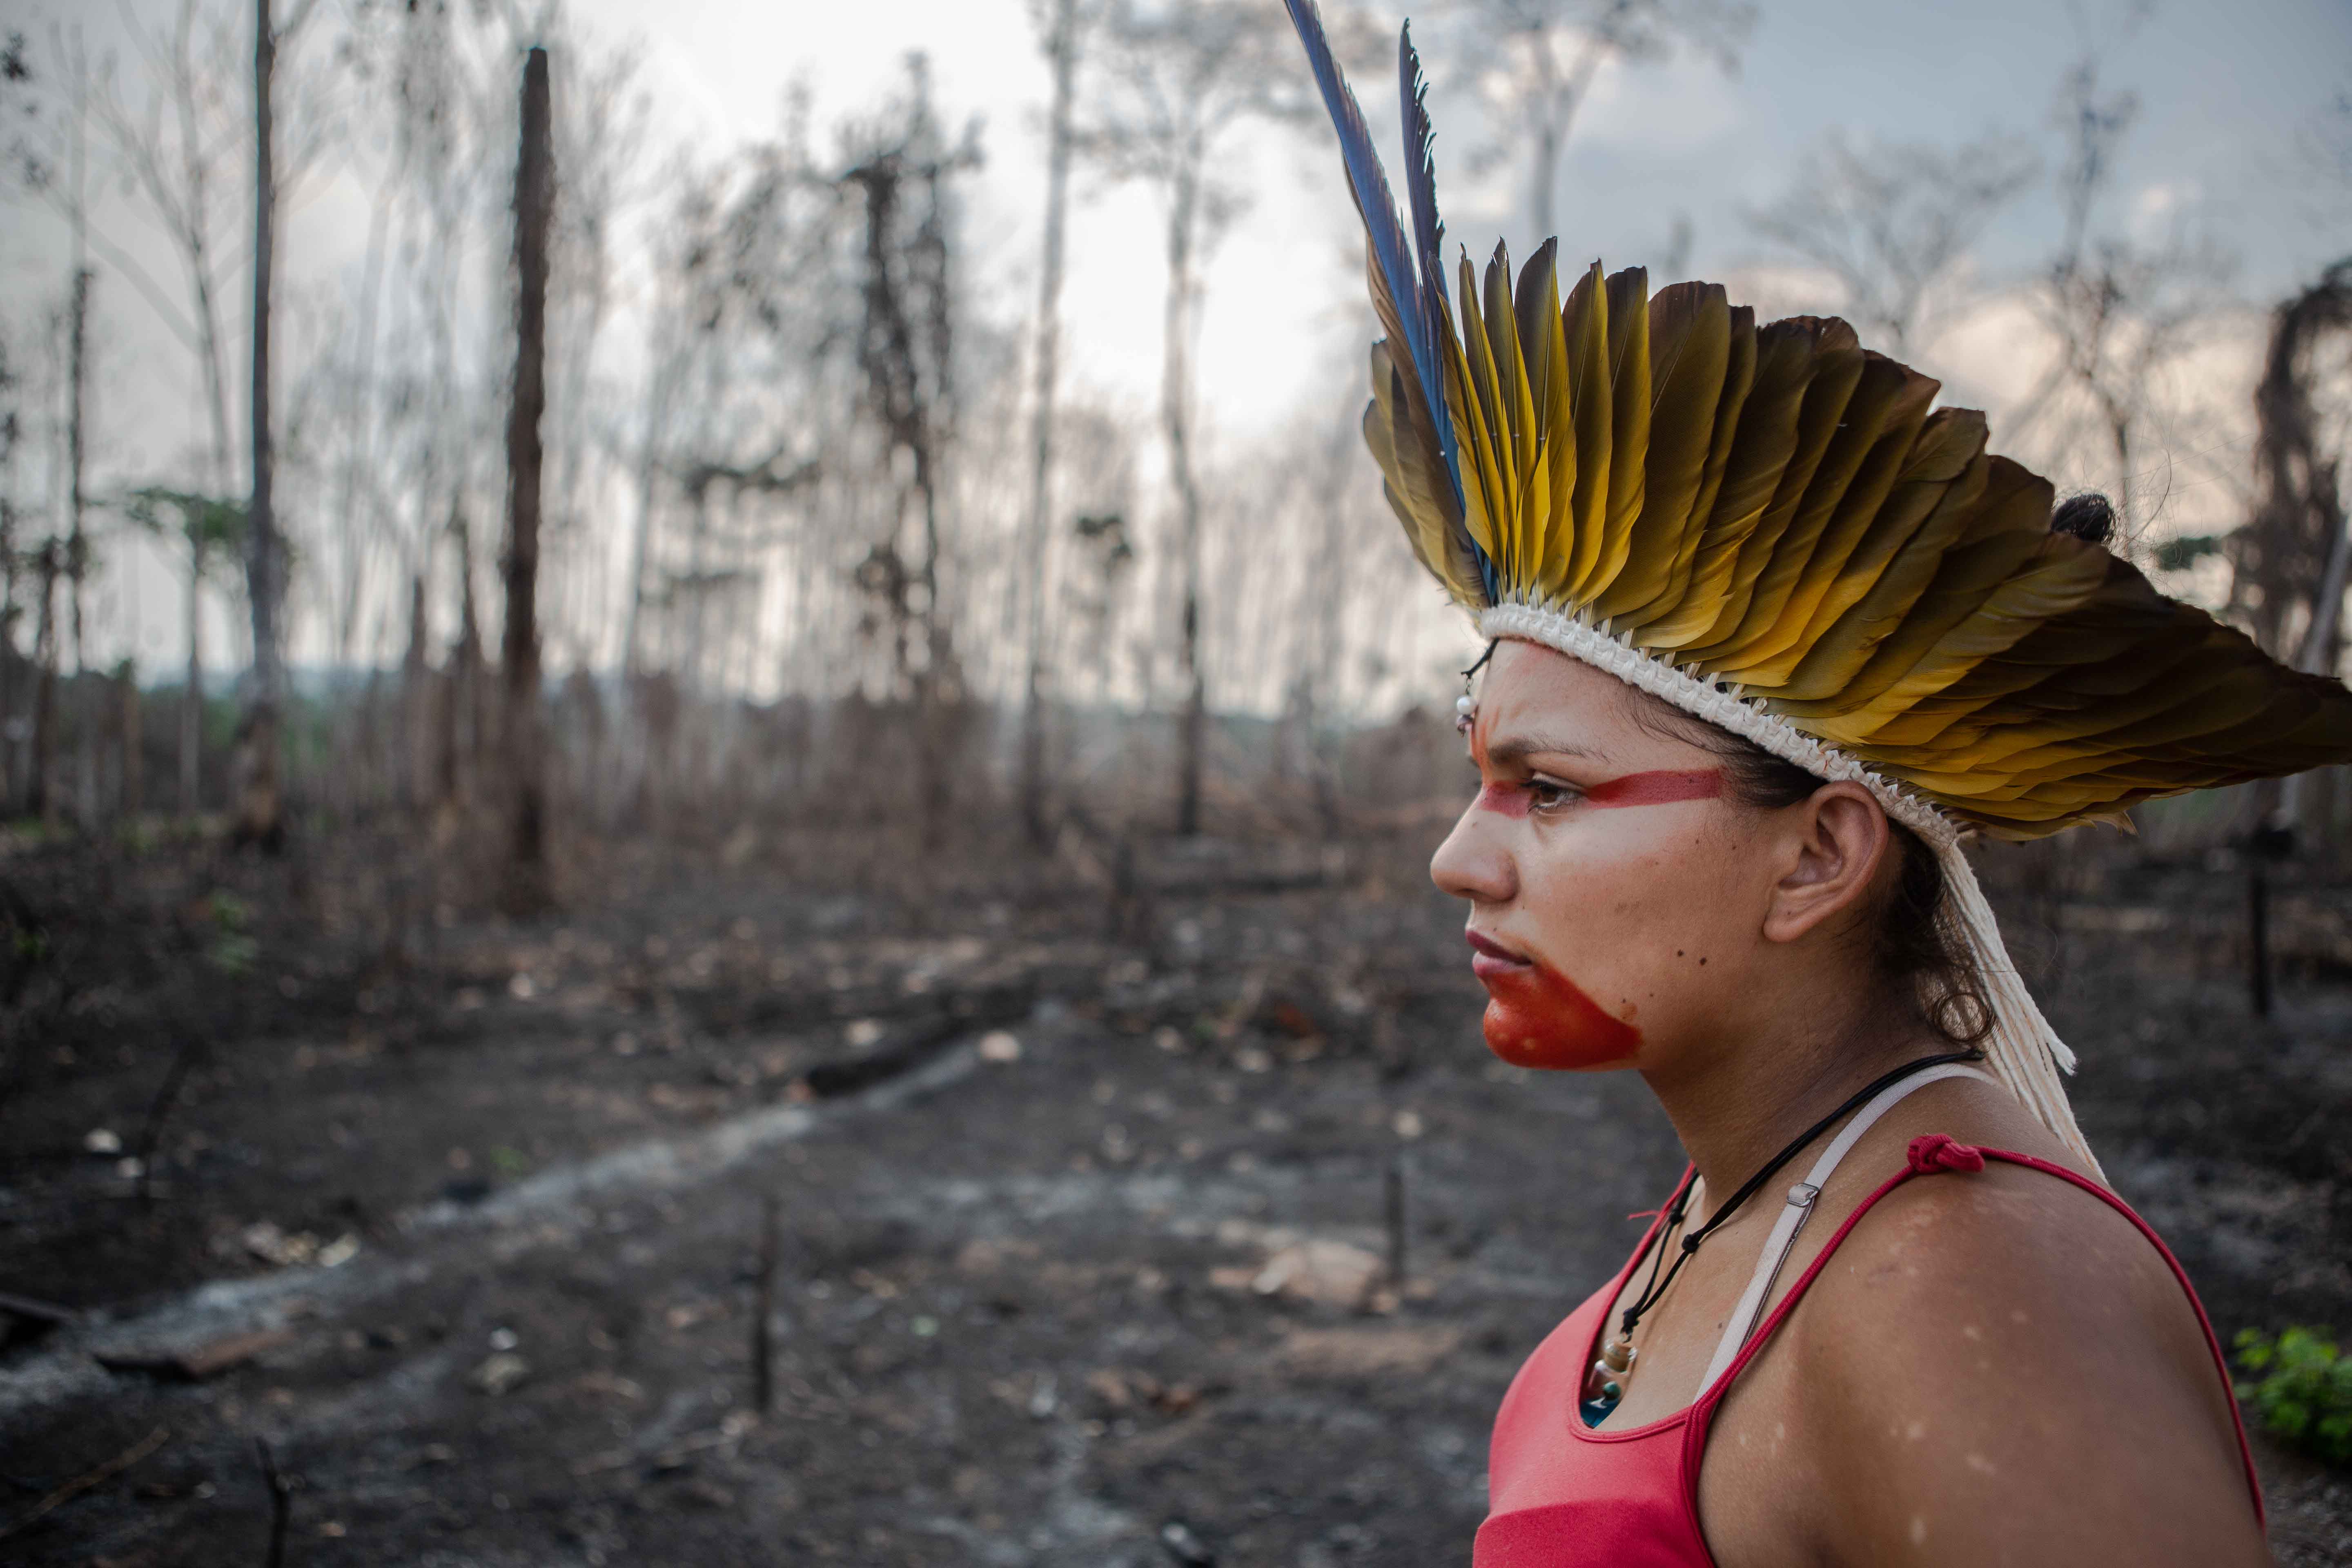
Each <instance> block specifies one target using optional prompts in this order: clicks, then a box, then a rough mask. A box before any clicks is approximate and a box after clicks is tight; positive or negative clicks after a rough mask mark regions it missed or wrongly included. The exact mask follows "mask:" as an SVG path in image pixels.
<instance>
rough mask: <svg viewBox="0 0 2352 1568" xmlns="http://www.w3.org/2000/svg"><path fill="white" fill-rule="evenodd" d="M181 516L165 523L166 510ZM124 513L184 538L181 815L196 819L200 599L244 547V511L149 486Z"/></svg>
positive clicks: (134, 494) (201, 684) (127, 500)
mask: <svg viewBox="0 0 2352 1568" xmlns="http://www.w3.org/2000/svg"><path fill="white" fill-rule="evenodd" d="M166 509H168V510H171V511H172V512H173V513H175V514H176V516H175V518H174V519H173V521H165V519H164V517H163V512H164V510H166ZM123 512H124V515H125V516H126V517H127V518H128V519H129V520H130V521H131V523H132V524H133V525H134V526H136V527H139V528H142V529H145V530H147V531H149V532H152V533H153V534H156V535H157V536H159V537H166V536H169V535H172V534H177V535H178V536H179V543H180V544H181V545H182V546H183V547H184V549H185V551H186V552H187V557H186V558H187V568H186V571H187V575H186V576H185V578H184V580H183V582H182V584H181V589H182V593H181V606H182V611H183V613H184V615H185V616H187V619H188V628H189V630H188V662H187V678H186V679H187V689H186V690H185V691H184V693H183V694H182V696H183V700H182V701H181V704H180V726H179V751H180V757H179V762H180V770H179V771H180V780H179V783H180V810H181V811H182V812H183V813H184V814H186V815H190V816H193V815H194V813H195V811H196V809H197V806H198V805H199V790H200V786H201V784H202V776H201V768H202V754H203V753H202V745H203V732H202V728H201V726H202V725H203V722H204V689H205V662H204V641H203V639H202V638H201V637H197V636H196V632H195V626H196V622H197V617H198V614H199V611H200V610H201V607H202V606H201V605H200V603H199V597H198V596H199V594H200V592H201V590H202V589H203V587H204V584H205V582H206V581H207V580H209V579H210V577H211V575H212V574H213V572H214V570H215V565H216V564H217V563H221V562H223V561H224V560H226V559H229V558H233V557H234V556H235V555H236V554H237V553H238V552H241V551H242V550H243V548H244V542H245V510H244V509H243V508H241V507H239V506H236V504H235V503H233V502H230V501H225V500H221V499H219V498H218V497H216V496H211V495H205V494H201V493H198V492H196V491H193V490H175V489H169V488H167V487H165V486H162V485H146V486H142V487H141V488H139V489H134V490H132V491H131V492H130V493H129V494H128V495H127V496H125V497H124V500H123Z"/></svg>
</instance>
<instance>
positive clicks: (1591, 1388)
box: [1584, 1050, 1984, 1426]
mask: <svg viewBox="0 0 2352 1568" xmlns="http://www.w3.org/2000/svg"><path fill="white" fill-rule="evenodd" d="M1983 1059H1984V1053H1983V1052H1982V1051H1979V1050H1965V1051H1946V1052H1944V1053H1942V1054H1941V1055H1938V1056H1932V1057H1921V1058H1919V1059H1918V1060H1916V1061H1911V1062H1906V1063H1904V1064H1903V1065H1902V1066H1901V1067H1899V1068H1895V1069H1894V1070H1893V1071H1892V1072H1888V1073H1885V1074H1883V1075H1881V1076H1880V1077H1878V1078H1876V1079H1873V1080H1872V1081H1871V1082H1869V1083H1867V1084H1865V1085H1864V1086H1863V1087H1862V1088H1861V1089H1856V1090H1855V1091H1854V1092H1853V1094H1852V1095H1851V1096H1849V1097H1848V1098H1847V1100H1846V1101H1845V1103H1844V1104H1843V1105H1841V1106H1839V1107H1838V1108H1837V1109H1836V1110H1832V1111H1831V1112H1830V1113H1829V1114H1828V1115H1827V1116H1824V1117H1822V1119H1821V1120H1820V1121H1816V1122H1814V1123H1813V1124H1812V1125H1811V1127H1808V1128H1806V1129H1805V1130H1804V1131H1802V1132H1800V1133H1798V1134H1797V1136H1796V1137H1795V1138H1793V1139H1791V1140H1790V1142H1788V1143H1787V1144H1786V1145H1785V1146H1784V1147H1783V1148H1782V1149H1781V1151H1780V1152H1779V1153H1777V1154H1775V1155H1773V1156H1772V1158H1771V1159H1769V1161H1767V1162H1765V1164H1764V1168H1763V1169H1762V1170H1760V1171H1759V1172H1757V1173H1755V1174H1754V1175H1752V1176H1750V1177H1748V1180H1747V1181H1746V1182H1745V1183H1744V1184H1741V1186H1740V1188H1739V1190H1738V1192H1736V1193H1734V1194H1731V1201H1730V1202H1728V1203H1727V1204H1725V1205H1723V1206H1722V1207H1721V1208H1718V1209H1717V1210H1716V1211H1715V1213H1714V1214H1713V1215H1710V1216H1708V1219H1707V1222H1706V1224H1705V1225H1703V1226H1699V1227H1698V1228H1697V1229H1696V1230H1695V1231H1692V1232H1691V1233H1690V1234H1689V1235H1688V1236H1685V1237H1683V1238H1682V1244H1681V1246H1680V1247H1678V1248H1677V1249H1676V1251H1675V1260H1674V1263H1673V1264H1672V1265H1671V1266H1667V1265H1666V1262H1665V1258H1666V1245H1667V1243H1668V1242H1670V1241H1672V1240H1673V1239H1674V1237H1675V1232H1676V1231H1678V1230H1680V1229H1681V1228H1682V1225H1683V1220H1684V1218H1685V1215H1687V1214H1688V1212H1689V1209H1690V1200H1691V1189H1692V1188H1693V1187H1695V1186H1696V1185H1697V1184H1698V1183H1697V1177H1696V1173H1694V1174H1693V1176H1692V1177H1691V1178H1689V1179H1688V1180H1685V1182H1684V1183H1683V1184H1682V1185H1681V1187H1679V1188H1678V1189H1676V1191H1675V1197H1674V1202H1673V1204H1672V1205H1671V1206H1670V1207H1668V1209H1667V1210H1666V1216H1665V1223H1664V1225H1662V1226H1660V1227H1659V1230H1658V1241H1657V1246H1656V1247H1655V1248H1654V1249H1653V1250H1652V1252H1651V1254H1650V1278H1649V1279H1647V1280H1646V1281H1644V1282H1643V1288H1642V1293H1641V1294H1640V1295H1639V1296H1637V1297H1635V1298H1634V1299H1633V1305H1632V1306H1630V1307H1627V1308H1626V1309H1625V1311H1624V1315H1623V1316H1622V1317H1621V1318H1620V1319H1619V1320H1618V1322H1617V1337H1616V1338H1615V1339H1614V1340H1612V1341H1611V1342H1609V1343H1608V1344H1607V1345H1605V1346H1603V1347H1602V1348H1601V1356H1600V1359H1599V1360H1597V1361H1595V1362H1594V1363H1592V1368H1591V1371H1590V1372H1589V1373H1586V1374H1585V1388H1584V1405H1585V1413H1586V1415H1585V1425H1587V1426H1591V1425H1593V1424H1594V1423H1595V1422H1597V1421H1599V1420H1600V1419H1601V1416H1603V1415H1607V1414H1608V1413H1609V1412H1610V1411H1612V1410H1613V1409H1615V1408H1616V1407H1617V1402H1618V1400H1619V1399H1621V1398H1622V1397H1623V1395H1624V1379H1625V1378H1626V1376H1627V1375H1628V1374H1629V1373H1632V1372H1633V1357H1634V1350H1633V1327H1634V1325H1635V1324H1637V1323H1639V1322H1640V1321H1642V1316H1643V1313H1645V1312H1647V1311H1648V1310H1650V1309H1651V1308H1653V1307H1654V1306H1656V1305H1657V1304H1658V1300H1659V1298H1660V1297H1662V1296H1664V1294H1665V1293H1666V1287H1667V1286H1669V1285H1672V1284H1673V1283H1674V1282H1675V1275H1677V1274H1680V1273H1681V1272H1682V1270H1683V1265H1684V1264H1685V1263H1687V1262H1689V1261H1690V1259H1691V1255H1692V1254H1693V1253H1696V1251H1697V1250H1698V1247H1699V1243H1701V1242H1703V1241H1705V1240H1706V1238H1707V1237H1710V1236H1713V1235H1714V1234H1715V1233H1716V1231H1717V1229H1718V1228H1720V1227H1721V1226H1722V1225H1723V1223H1724V1222H1725V1221H1726V1220H1727V1219H1729V1218H1730V1217H1731V1216H1732V1215H1735V1214H1738V1212H1739V1205H1742V1204H1744V1203H1746V1202H1747V1201H1748V1199H1749V1198H1751V1197H1754V1196H1755V1195H1756V1194H1757V1193H1758V1192H1759V1191H1760V1190H1761V1189H1762V1187H1763V1185H1764V1184H1765V1183H1767V1182H1769V1181H1770V1180H1771V1179H1772V1177H1773V1175H1774V1174H1775V1173H1777V1172H1778V1171H1779V1170H1780V1167H1781V1166H1783V1165H1786V1164H1787V1163H1789V1162H1790V1161H1791V1160H1793V1159H1795V1158H1796V1157H1797V1156H1798V1155H1799V1154H1801V1153H1802V1152H1804V1150H1805V1147H1806V1145H1808V1144H1810V1143H1811V1142H1812V1141H1813V1140H1814V1139H1816V1138H1819V1137H1820V1136H1821V1135H1822V1133H1824V1132H1826V1131H1829V1130H1830V1129H1831V1128H1832V1127H1834V1126H1836V1125H1837V1124H1838V1123H1839V1122H1840V1121H1844V1120H1845V1118H1846V1117H1847V1116H1848V1115H1850V1114H1852V1113H1853V1111H1855V1110H1859V1109H1861V1108H1862V1107H1863V1106H1864V1105H1866V1104H1868V1103H1869V1102H1870V1101H1871V1100H1874V1099H1876V1098H1877V1097H1878V1095H1879V1094H1880V1093H1882V1092H1883V1091H1885V1089H1890V1088H1892V1087H1893V1086H1894V1085H1895V1084H1898V1083H1901V1082H1902V1081H1903V1080H1904V1079H1906V1078H1909V1077H1910V1076H1911V1075H1912V1074H1914V1073H1921V1072H1926V1071H1927V1069H1928V1068H1937V1067H1942V1066H1944V1065H1945V1064H1946V1063H1947V1062H1973V1061H1981V1060H1983ZM1661 1268H1664V1278H1663V1279H1661V1278H1660V1277H1659V1270H1660V1269H1661ZM1596 1407H1597V1408H1596Z"/></svg>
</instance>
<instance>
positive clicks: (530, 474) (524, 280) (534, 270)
mask: <svg viewBox="0 0 2352 1568" xmlns="http://www.w3.org/2000/svg"><path fill="white" fill-rule="evenodd" d="M554 208H555V149H554V142H553V136H552V133H551V130H550V127H549V106H548V86H547V51H546V50H545V49H541V48H534V49H532V50H531V51H530V54H529V55H528V56H527V57H526V58H525V61H524V65H523V89H522V148H521V152H520V155H519V157H518V159H517V162H516V165H515V194H514V214H515V373H514V404H513V408H512V411H511V413H510V414H509V416H508V420H507V548H506V589H507V606H506V646H505V649H504V655H505V657H504V665H505V670H504V673H505V676H506V709H505V715H504V721H503V724H502V731H503V735H504V739H505V742H506V764H507V765H506V775H507V777H506V784H507V790H508V843H507V879H506V906H507V912H508V913H509V914H513V915H532V914H536V913H538V912H539V911H540V910H542V909H544V908H545V907H546V905H547V902H548V881H547V778H546V771H547V766H546V759H545V755H544V750H545V748H544V746H543V744H542V742H541V735H540V689H539V687H540V680H539V618H538V594H539V510H540V508H539V499H540V497H539V490H540V484H539V480H540V458H541V446H540V436H539V421H540V416H541V414H543V413H544V412H545V411H546V407H547V233H548V226H549V222H550V220H551V216H553V213H554Z"/></svg>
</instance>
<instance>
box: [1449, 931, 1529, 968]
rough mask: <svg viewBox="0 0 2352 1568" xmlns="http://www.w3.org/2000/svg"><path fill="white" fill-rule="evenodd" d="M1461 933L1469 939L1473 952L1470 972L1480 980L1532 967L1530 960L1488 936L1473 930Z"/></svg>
mask: <svg viewBox="0 0 2352 1568" xmlns="http://www.w3.org/2000/svg"><path fill="white" fill-rule="evenodd" d="M1463 935H1464V936H1465V937H1467V938H1468V939H1469V942H1470V946H1471V948H1472V950H1473V953H1474V956H1473V957H1472V958H1471V960H1470V973H1473V974H1475V975H1476V976H1477V977H1478V978H1479V979H1481V980H1491V979H1493V978H1495V977H1496V976H1498V975H1504V974H1519V973H1525V972H1526V971H1528V969H1530V968H1532V967H1534V965H1533V963H1532V961H1530V960H1528V959H1527V958H1525V957H1523V956H1521V955H1520V954H1518V953H1516V952H1512V951H1511V950H1510V949H1509V948H1507V947H1505V946H1504V945H1503V944H1502V943H1501V942H1496V940H1495V939H1494V938H1492V937H1490V936H1484V935H1481V934H1480V933H1479V932H1477V931H1465V932H1463Z"/></svg>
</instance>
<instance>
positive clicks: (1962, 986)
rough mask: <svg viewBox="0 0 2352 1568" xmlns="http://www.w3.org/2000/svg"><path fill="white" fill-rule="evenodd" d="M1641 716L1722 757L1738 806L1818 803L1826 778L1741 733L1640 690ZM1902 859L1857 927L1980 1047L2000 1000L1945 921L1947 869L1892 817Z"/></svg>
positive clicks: (1879, 965) (1947, 1031) (1892, 990)
mask: <svg viewBox="0 0 2352 1568" xmlns="http://www.w3.org/2000/svg"><path fill="white" fill-rule="evenodd" d="M1625 691H1626V695H1627V696H1628V697H1629V698H1631V699H1632V700H1633V721H1634V722H1635V723H1637V724H1639V725H1640V726H1641V727H1642V728H1643V729H1644V730H1647V731H1650V732H1651V733H1653V734H1662V735H1664V736H1666V737H1669V738H1671V739H1674V740H1678V741H1687V742H1690V743H1691V744H1693V745H1695V746H1697V747H1699V748H1701V749H1702V750H1704V751H1706V752H1711V753H1713V754H1714V756H1715V758H1716V760H1717V762H1719V763H1722V764H1723V776H1724V780H1725V783H1726V784H1727V786H1728V787H1727V789H1726V791H1725V795H1726V796H1727V798H1728V799H1729V800H1730V801H1731V802H1732V803H1733V804H1734V805H1744V806H1748V807H1749V808H1751V809H1754V810H1758V811H1778V810H1780V809H1781V808H1783V807H1785V806H1791V805H1796V804H1798V803H1799V802H1800V801H1805V800H1810V799H1811V798H1812V796H1813V792H1814V791H1816V790H1818V789H1820V788H1821V787H1822V779H1820V778H1819V777H1817V776H1816V775H1814V774H1812V773H1807V772H1806V771H1805V770H1804V769H1802V768H1801V767H1799V766H1797V764H1796V763H1790V762H1783V761H1782V760H1781V759H1780V758H1779V757H1776V756H1774V755H1773V754H1772V753H1771V752H1768V751H1766V750H1765V749H1764V748H1763V747H1761V746H1759V745H1758V744H1756V743H1755V742H1752V741H1748V740H1743V739H1741V738H1740V737H1739V736H1738V735H1735V734H1733V733H1731V731H1728V730H1724V729H1720V728H1718V727H1717V726H1716V725H1713V724H1709V723H1707V722H1706V721H1704V720H1702V719H1698V718H1696V717H1695V716H1693V715H1691V714H1687V713H1685V712H1684V711H1683V710H1680V709H1679V708H1675V707H1671V706H1669V705H1668V704H1667V703H1665V702H1664V701H1662V700H1659V699H1657V698H1654V697H1652V696H1650V695H1648V694H1647V693H1645V692H1642V691H1638V690H1636V689H1633V687H1630V686H1629V687H1627V688H1626V689H1625ZM1886 827H1887V831H1888V832H1889V833H1890V834H1892V835H1893V836H1894V841H1895V853H1896V855H1897V856H1898V857H1899V859H1898V862H1897V867H1896V870H1895V885H1894V886H1893V887H1891V888H1889V889H1887V890H1886V892H1885V895H1884V897H1883V898H1882V899H1881V900H1880V902H1879V905H1878V907H1877V909H1875V910H1873V911H1872V918H1870V919H1868V920H1864V921H1859V922H1857V924H1856V928H1855V929H1856V930H1857V931H1860V932H1862V933H1863V940H1864V941H1865V942H1867V943H1868V945H1869V954H1870V961H1871V966H1872V968H1873V969H1874V970H1875V971H1876V972H1877V975H1878V979H1879V982H1880V984H1882V985H1883V986H1885V989H1886V992H1887V994H1890V995H1895V996H1899V997H1902V998H1903V999H1904V1000H1905V1001H1906V1003H1908V1004H1909V1005H1910V1007H1911V1008H1912V1010H1913V1013H1914V1015H1915V1016H1916V1017H1917V1019H1918V1021H1919V1022H1920V1023H1921V1024H1923V1025H1925V1026H1927V1027H1928V1028H1930V1029H1933V1030H1934V1031H1935V1032H1936V1033H1937V1034H1939V1035H1941V1036H1942V1037H1944V1038H1946V1039H1947V1040H1949V1041H1950V1042H1951V1043H1952V1044H1953V1045H1955V1046H1973V1045H1976V1044H1977V1043H1978V1042H1979V1041H1981V1040H1982V1039H1983V1038H1984V1037H1985V1036H1986V1035H1987V1034H1989V1033H1990V1031H1991V1029H1992V1005H1991V1004H1990V1002H1988V1001H1987V1000H1986V999H1985V995H1984V993H1983V992H1982V991H1981V990H1980V989H1979V986H1978V982H1977V973H1976V967H1975V965H1974V964H1972V963H1970V962H1969V958H1968V955H1967V954H1966V953H1965V952H1962V951H1961V950H1960V949H1959V948H1958V945H1957V944H1956V943H1955V942H1953V940H1952V938H1951V936H1950V935H1949V934H1948V931H1947V928H1946V924H1945V921H1944V918H1943V917H1944V905H1945V900H1946V899H1947V898H1948V897H1949V894H1948V891H1947V889H1945V886H1944V868H1942V867H1941V866H1940V865H1938V864H1937V860H1936V852H1935V850H1933V849H1932V848H1930V847H1928V846H1927V841H1926V840H1925V839H1923V838H1921V837H1919V836H1918V835H1917V834H1916V833H1914V832H1912V831H1911V830H1910V829H1909V828H1907V827H1906V826H1903V825H1902V824H1901V823H1899V822H1896V821H1894V820H1893V819H1892V818H1890V819H1889V820H1888V821H1887V824H1886Z"/></svg>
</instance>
